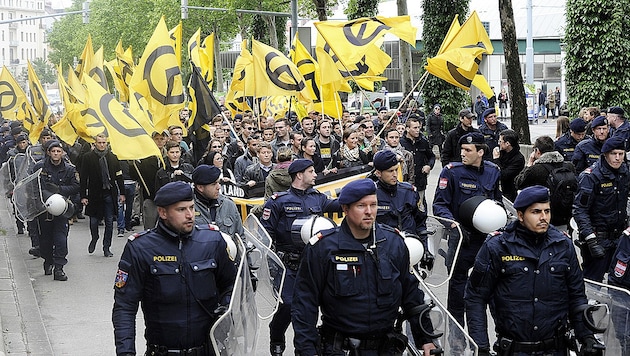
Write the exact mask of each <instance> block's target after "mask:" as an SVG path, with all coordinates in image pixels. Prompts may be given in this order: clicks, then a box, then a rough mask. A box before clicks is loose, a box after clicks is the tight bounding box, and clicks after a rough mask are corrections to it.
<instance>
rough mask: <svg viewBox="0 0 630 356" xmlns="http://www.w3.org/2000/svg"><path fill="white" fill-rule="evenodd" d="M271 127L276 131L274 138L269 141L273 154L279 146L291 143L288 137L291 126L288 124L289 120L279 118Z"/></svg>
mask: <svg viewBox="0 0 630 356" xmlns="http://www.w3.org/2000/svg"><path fill="white" fill-rule="evenodd" d="M273 128H274V130H275V131H276V138H275V139H274V140H273V141H271V148H272V149H273V154H274V156H275V155H276V153H277V152H278V149H279V148H280V147H287V146H290V145H291V140H290V138H289V133H290V132H291V126H289V120H287V119H280V120H278V121H276V123H275V124H274V126H273Z"/></svg>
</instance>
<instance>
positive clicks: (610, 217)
mask: <svg viewBox="0 0 630 356" xmlns="http://www.w3.org/2000/svg"><path fill="white" fill-rule="evenodd" d="M625 157H626V152H625V139H624V138H623V137H621V136H613V137H611V138H609V139H608V140H606V142H605V143H604V146H602V155H601V157H600V158H599V160H597V162H595V163H594V164H593V165H592V166H591V167H589V168H587V169H585V170H584V171H583V172H582V173H580V176H579V187H578V191H577V194H576V195H575V200H574V203H573V218H574V219H575V222H576V223H577V225H578V230H579V231H580V242H581V243H582V259H583V264H582V267H583V269H584V278H588V279H592V280H594V281H597V282H601V281H602V279H603V278H604V273H606V271H607V270H608V267H609V266H610V262H611V260H612V257H613V253H614V252H615V248H617V243H618V241H619V236H621V232H622V231H623V230H624V229H625V228H626V227H627V226H628V225H627V224H628V214H627V210H628V209H627V201H628V194H629V192H630V173H629V172H628V164H627V163H626V162H625Z"/></svg>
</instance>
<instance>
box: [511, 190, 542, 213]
mask: <svg viewBox="0 0 630 356" xmlns="http://www.w3.org/2000/svg"><path fill="white" fill-rule="evenodd" d="M548 201H549V188H547V187H544V186H542V185H533V186H531V187H527V188H525V189H523V190H521V192H520V193H518V195H517V196H516V199H515V200H514V209H516V210H523V209H526V208H527V207H528V206H530V205H532V204H534V203H544V202H548Z"/></svg>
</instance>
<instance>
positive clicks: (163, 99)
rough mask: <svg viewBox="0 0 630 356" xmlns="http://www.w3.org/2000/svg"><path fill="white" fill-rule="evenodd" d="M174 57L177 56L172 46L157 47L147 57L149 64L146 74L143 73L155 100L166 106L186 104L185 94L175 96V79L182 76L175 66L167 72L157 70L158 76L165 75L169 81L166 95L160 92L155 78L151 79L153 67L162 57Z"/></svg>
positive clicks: (147, 64)
mask: <svg viewBox="0 0 630 356" xmlns="http://www.w3.org/2000/svg"><path fill="white" fill-rule="evenodd" d="M167 55H173V56H175V52H174V51H173V47H171V46H160V47H157V48H156V49H155V50H154V51H153V52H151V53H150V54H149V56H148V57H147V62H146V65H145V67H144V73H142V78H143V79H146V81H147V84H148V86H149V91H150V92H151V96H152V97H153V98H155V99H156V100H157V101H158V102H160V103H162V104H164V105H171V104H180V103H183V102H184V93H183V92H181V93H179V94H178V95H173V90H174V89H175V88H174V85H173V84H174V83H173V81H174V80H175V77H176V76H178V75H179V74H180V71H179V67H177V66H175V67H172V68H168V69H166V70H163V69H160V68H159V67H158V68H157V69H156V71H155V74H156V75H164V76H165V77H166V78H167V79H168V83H167V88H166V93H161V92H160V90H159V89H158V88H157V87H156V85H155V84H154V81H157V79H156V80H153V78H152V77H151V72H152V71H153V65H154V64H155V62H156V61H157V60H158V59H159V58H160V57H161V56H167Z"/></svg>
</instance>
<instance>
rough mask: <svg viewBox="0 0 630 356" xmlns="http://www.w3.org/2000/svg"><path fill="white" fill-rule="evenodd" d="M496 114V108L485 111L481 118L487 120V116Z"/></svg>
mask: <svg viewBox="0 0 630 356" xmlns="http://www.w3.org/2000/svg"><path fill="white" fill-rule="evenodd" d="M494 113H495V111H494V108H490V109H486V110H484V111H483V114H482V115H481V117H483V118H484V119H485V118H486V116H488V115H491V114H494Z"/></svg>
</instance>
